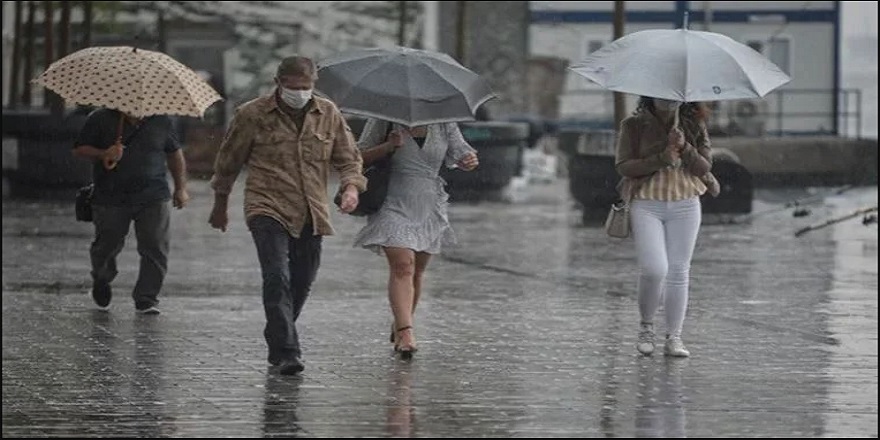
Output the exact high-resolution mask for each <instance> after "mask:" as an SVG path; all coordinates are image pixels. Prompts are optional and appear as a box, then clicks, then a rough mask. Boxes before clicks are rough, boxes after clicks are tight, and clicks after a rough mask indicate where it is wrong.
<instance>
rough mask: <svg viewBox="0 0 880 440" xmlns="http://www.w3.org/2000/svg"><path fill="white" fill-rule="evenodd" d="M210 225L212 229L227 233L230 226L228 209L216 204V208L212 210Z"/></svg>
mask: <svg viewBox="0 0 880 440" xmlns="http://www.w3.org/2000/svg"><path fill="white" fill-rule="evenodd" d="M208 223H210V224H211V227H212V228H214V229H219V230H221V231H223V232H226V228H227V227H228V226H229V213H228V212H227V210H226V208H225V207H219V206H217V205H216V204H215V205H214V208H213V209H211V217H210V218H209V219H208Z"/></svg>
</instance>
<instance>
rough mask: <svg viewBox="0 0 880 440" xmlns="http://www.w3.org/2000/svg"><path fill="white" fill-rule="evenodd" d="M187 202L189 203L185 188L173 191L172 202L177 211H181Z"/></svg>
mask: <svg viewBox="0 0 880 440" xmlns="http://www.w3.org/2000/svg"><path fill="white" fill-rule="evenodd" d="M187 202H189V193H187V192H186V188H180V189H175V190H174V200H173V201H172V203H173V204H174V207H175V208H177V209H183V207H184V206H186V204H187Z"/></svg>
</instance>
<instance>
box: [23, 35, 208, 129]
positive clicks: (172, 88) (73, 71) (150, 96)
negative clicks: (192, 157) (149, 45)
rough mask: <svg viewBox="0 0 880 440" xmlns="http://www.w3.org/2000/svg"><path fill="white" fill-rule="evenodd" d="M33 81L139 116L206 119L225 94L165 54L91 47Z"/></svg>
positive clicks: (71, 96) (84, 102) (74, 97)
mask: <svg viewBox="0 0 880 440" xmlns="http://www.w3.org/2000/svg"><path fill="white" fill-rule="evenodd" d="M34 82H35V83H36V84H39V85H42V86H44V87H46V88H48V89H49V90H52V91H53V92H55V93H57V94H59V95H60V96H61V97H62V98H64V99H65V100H66V101H68V102H71V103H75V104H82V105H94V106H99V107H106V108H111V109H115V110H119V111H122V112H125V113H128V114H129V115H131V116H134V117H138V118H140V117H145V116H151V115H159V114H166V115H181V116H193V117H198V118H200V117H202V116H204V113H205V110H207V109H208V107H210V106H211V104H213V103H214V102H216V101H219V100H221V99H222V98H221V97H220V95H219V94H218V93H217V92H216V91H215V90H214V89H213V88H212V87H211V86H210V85H209V84H208V83H207V82H205V80H203V79H202V78H201V77H200V76H199V75H198V74H197V73H196V72H194V71H193V70H191V69H190V68H188V67H186V66H184V65H183V64H181V63H180V62H178V61H177V60H175V59H173V58H171V57H169V56H168V55H165V54H164V53H161V52H154V51H150V50H143V49H136V48H133V47H129V46H113V47H90V48H86V49H82V50H79V51H77V52H74V53H72V54H70V55H68V56H66V57H64V58H62V59H60V60H58V61H56V62H54V63H52V65H50V66H49V68H48V69H46V71H45V72H43V73H42V74H41V75H40V76H39V77H37V78H36V79H35V80H34Z"/></svg>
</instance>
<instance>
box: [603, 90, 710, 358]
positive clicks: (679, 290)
mask: <svg viewBox="0 0 880 440" xmlns="http://www.w3.org/2000/svg"><path fill="white" fill-rule="evenodd" d="M676 111H678V112H680V113H679V115H680V121H679V122H678V125H677V126H676V125H675V117H674V116H675V112H676ZM705 117H706V110H705V107H704V106H702V105H700V104H698V103H685V104H681V103H678V102H675V101H665V100H661V99H654V98H646V97H642V98H641V99H640V100H639V105H638V108H637V109H636V111H635V112H634V113H633V115H632V116H630V117H628V118H626V119H624V120H623V122H622V123H621V126H620V133H619V136H618V144H617V157H616V167H617V172H618V173H619V174H620V175H621V176H623V179H622V180H621V185H620V187H619V188H620V190H621V194H622V195H625V194H629V195H630V196H631V198H632V201H631V204H630V222H631V226H632V235H633V239H634V241H635V245H636V251H637V254H638V263H639V269H640V276H639V297H638V299H639V312H640V314H641V323H640V331H639V338H638V344H637V345H636V347H637V349H638V351H639V352H641V353H642V354H645V355H650V354H652V353H653V352H654V335H655V334H654V315H655V314H656V312H657V309H658V308H659V306H660V301H661V300H663V301H665V304H664V309H665V312H666V342H665V346H664V353H665V354H666V355H667V356H678V357H686V356H689V355H690V353H689V352H688V350H687V349H686V348H685V346H684V343H682V341H681V332H682V325H683V323H684V317H685V313H686V311H687V301H688V281H689V278H690V265H691V257H692V256H693V252H694V246H695V244H696V241H697V234H698V232H699V229H700V222H701V208H700V196H701V195H702V194H703V193H705V192H706V191H707V190H708V189H709V188H708V187H707V183H706V182H711V183H712V184H713V186H715V185H714V182H716V181H715V180H714V178H712V179H709V178H708V176H710V174H709V171H710V170H711V168H712V162H711V149H710V143H709V135H708V133H707V131H706V124H705V122H704V120H705ZM716 190H717V188H712V193H713V194H717V192H716Z"/></svg>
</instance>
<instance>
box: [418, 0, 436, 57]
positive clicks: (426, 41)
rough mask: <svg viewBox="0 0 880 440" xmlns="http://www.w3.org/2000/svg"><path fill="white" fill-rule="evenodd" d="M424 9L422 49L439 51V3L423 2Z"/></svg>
mask: <svg viewBox="0 0 880 440" xmlns="http://www.w3.org/2000/svg"><path fill="white" fill-rule="evenodd" d="M422 6H423V9H424V11H425V12H424V13H425V16H424V21H423V22H422V25H423V26H424V33H423V34H422V47H424V48H425V49H427V50H439V49H440V45H439V29H440V23H439V22H440V5H439V2H437V1H423V2H422Z"/></svg>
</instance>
